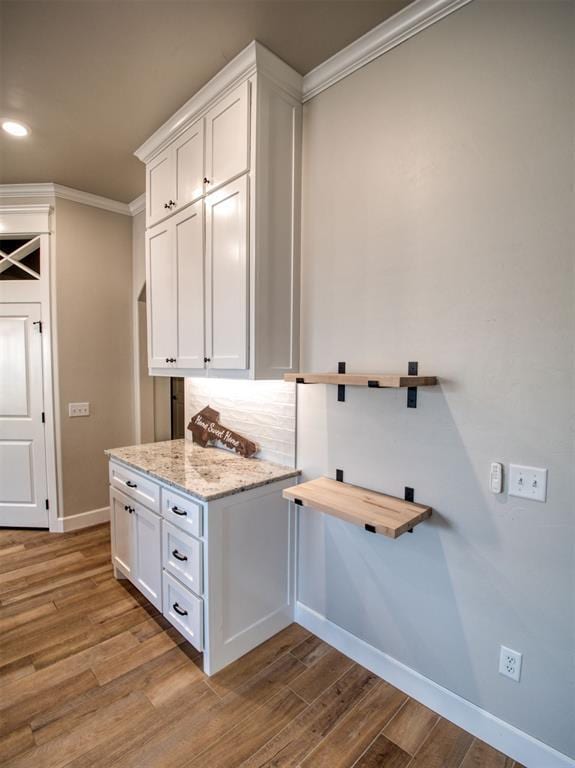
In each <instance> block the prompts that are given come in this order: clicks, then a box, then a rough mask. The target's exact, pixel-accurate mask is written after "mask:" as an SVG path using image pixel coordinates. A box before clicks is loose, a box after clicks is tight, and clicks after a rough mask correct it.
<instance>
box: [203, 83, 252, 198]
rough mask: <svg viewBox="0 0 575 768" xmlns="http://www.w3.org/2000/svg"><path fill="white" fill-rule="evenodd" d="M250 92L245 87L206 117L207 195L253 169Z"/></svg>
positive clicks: (220, 103) (233, 92) (227, 98)
mask: <svg viewBox="0 0 575 768" xmlns="http://www.w3.org/2000/svg"><path fill="white" fill-rule="evenodd" d="M249 89H250V84H249V82H245V83H242V84H241V85H240V86H238V87H237V88H234V90H233V91H232V92H231V93H230V94H229V95H228V96H226V97H225V98H223V99H221V100H220V101H218V103H217V104H216V105H215V106H214V107H212V109H210V111H209V112H208V114H207V115H206V192H211V191H212V190H214V189H217V188H218V187H220V186H221V185H222V184H225V183H226V182H228V181H230V179H233V178H235V177H236V176H240V175H241V174H242V173H245V172H246V171H247V170H248V169H249V156H250V119H249V118H250V98H249V97H250V90H249Z"/></svg>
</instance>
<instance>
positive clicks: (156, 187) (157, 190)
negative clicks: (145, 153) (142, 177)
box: [146, 147, 176, 227]
mask: <svg viewBox="0 0 575 768" xmlns="http://www.w3.org/2000/svg"><path fill="white" fill-rule="evenodd" d="M174 177H175V171H174V154H173V151H172V148H171V147H168V148H167V149H165V150H164V151H163V152H161V153H160V154H159V155H158V156H157V157H155V158H154V159H153V160H152V161H151V162H150V163H148V164H147V165H146V222H147V225H148V227H149V226H151V225H152V224H155V223H156V222H157V221H159V220H160V219H163V218H165V217H166V216H169V214H170V208H168V207H167V206H168V204H169V203H170V201H171V200H173V199H174V198H175V197H176V189H175V184H174Z"/></svg>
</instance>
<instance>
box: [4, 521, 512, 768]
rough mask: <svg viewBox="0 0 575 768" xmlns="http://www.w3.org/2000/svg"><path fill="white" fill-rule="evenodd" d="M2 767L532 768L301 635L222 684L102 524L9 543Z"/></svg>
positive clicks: (291, 633)
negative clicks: (117, 557) (131, 575)
mask: <svg viewBox="0 0 575 768" xmlns="http://www.w3.org/2000/svg"><path fill="white" fill-rule="evenodd" d="M0 633H1V635H0V637H1V642H0V765H2V766H4V767H5V768H7V767H8V766H13V767H14V768H16V767H18V768H31V767H32V766H33V767H34V768H61V767H62V766H67V767H68V768H87V767H88V766H90V767H92V766H101V767H102V768H113V767H114V766H116V767H118V768H119V767H121V768H129V767H131V768H171V766H174V768H176V767H177V768H200V767H201V768H236V767H237V768H239V767H240V766H242V768H263V766H277V767H279V766H302V767H305V768H347V767H348V766H355V768H379V767H380V766H385V767H386V768H408V767H409V768H521V767H520V766H519V764H518V763H515V762H513V760H510V759H509V758H506V757H505V756H504V755H502V754H501V753H499V752H496V751H495V750H493V749H492V748H491V747H488V746H487V745H486V744H484V743H483V742H481V741H479V740H478V739H474V738H473V737H472V736H470V735H469V734H468V733H466V732H465V731H463V730H461V729H460V728H458V727H456V726H455V725H453V724H452V723H450V722H448V721H447V720H444V719H442V718H440V717H438V716H437V715H436V714H435V713H433V712H431V711H430V710H428V709H426V708H425V707H423V706H422V705H421V704H418V703H417V702H416V701H414V700H413V699H409V698H407V697H406V696H405V695H404V694H403V693H401V692H400V691H399V690H397V689H396V688H393V687H392V686H390V685H388V684H387V683H385V682H384V681H383V680H380V679H379V678H378V677H376V676H375V675H373V674H372V673H371V672H368V671H367V670H366V669H363V668H362V667H360V666H359V665H358V664H355V663H354V662H352V661H351V660H350V659H348V658H346V657H345V656H343V655H342V654H340V653H338V652H337V651H336V650H334V649H333V648H331V647H330V646H328V645H326V644H325V643H323V642H322V641H321V640H319V639H318V638H316V637H314V636H313V635H310V634H309V632H307V631H306V630H304V629H302V627H300V626H298V625H297V624H292V626H290V627H288V628H287V629H286V630H284V631H283V632H281V633H280V634H279V635H276V636H275V637H274V638H272V639H271V640H269V641H268V642H267V643H264V644H263V645H261V646H260V647H259V648H256V649H255V650H254V651H252V652H251V653H249V654H248V655H247V656H245V657H244V658H242V659H240V660H239V661H237V662H236V663H235V664H232V665H231V666H230V667H228V668H227V669H225V670H223V671H222V672H220V673H219V674H217V675H215V676H214V677H212V678H207V677H206V676H204V674H203V673H202V671H201V657H200V656H199V655H198V654H197V653H196V652H195V651H194V650H193V649H192V648H191V646H190V645H188V644H187V643H186V642H184V641H183V639H182V638H181V636H180V635H179V634H178V633H177V632H176V631H175V630H173V629H172V628H171V627H170V625H169V624H168V623H167V622H166V621H165V620H164V619H163V618H162V617H161V616H160V615H159V614H158V612H157V611H156V610H155V609H154V608H152V607H151V606H150V604H149V603H147V601H146V600H145V599H144V598H143V597H141V596H140V594H139V593H138V592H137V591H136V590H135V589H133V587H131V586H130V585H129V584H128V583H127V582H117V581H115V580H114V578H113V576H112V569H111V565H110V539H109V530H108V527H107V526H98V527H96V528H91V529H87V530H83V531H78V532H74V533H68V534H49V533H46V532H39V531H22V530H6V529H4V530H1V531H0Z"/></svg>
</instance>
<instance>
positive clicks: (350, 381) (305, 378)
mask: <svg viewBox="0 0 575 768" xmlns="http://www.w3.org/2000/svg"><path fill="white" fill-rule="evenodd" d="M284 379H285V381H295V382H296V383H297V384H338V385H343V386H350V387H376V388H379V387H381V388H382V389H383V388H390V389H400V388H402V387H431V386H433V385H434V384H437V376H405V375H403V374H401V373H286V374H284Z"/></svg>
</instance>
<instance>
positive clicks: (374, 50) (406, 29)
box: [303, 0, 471, 102]
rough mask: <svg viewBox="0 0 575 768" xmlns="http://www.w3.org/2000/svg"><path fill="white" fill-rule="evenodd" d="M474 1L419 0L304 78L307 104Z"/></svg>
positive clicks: (304, 94)
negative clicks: (340, 81) (358, 70)
mask: <svg viewBox="0 0 575 768" xmlns="http://www.w3.org/2000/svg"><path fill="white" fill-rule="evenodd" d="M470 2H471V0H415V2H413V3H411V5H408V6H407V7H406V8H404V9H403V10H401V11H399V12H398V13H396V14H394V15H393V16H391V17H390V18H389V19H386V20H385V21H383V22H382V23H381V24H378V26H377V27H374V28H373V29H371V30H370V31H369V32H366V34H365V35H363V36H362V37H360V38H358V39H357V40H355V41H354V42H353V43H350V44H349V45H348V46H346V47H345V48H342V50H341V51H339V52H338V53H336V54H334V55H333V56H332V57H331V58H329V59H326V61H324V62H323V63H322V64H319V65H318V66H317V67H315V69H312V70H311V72H308V74H307V75H306V76H305V77H304V79H303V101H304V102H306V101H309V99H313V97H314V96H317V95H318V94H319V93H321V92H322V91H325V90H326V88H329V87H330V86H332V85H334V84H335V83H337V82H338V81H339V80H342V79H343V78H344V77H347V76H348V75H351V74H352V73H353V72H355V71H356V70H357V69H360V68H361V67H364V66H365V65H366V64H369V62H370V61H373V59H376V58H377V57H378V56H381V55H382V54H383V53H386V52H387V51H389V50H391V49H392V48H395V46H396V45H399V44H400V43H403V42H404V41H405V40H408V39H409V38H410V37H413V36H414V35H416V34H418V32H422V31H423V30H424V29H426V28H427V27H429V26H431V25H432V24H435V22H436V21H440V20H441V19H443V18H445V16H448V15H449V14H450V13H453V12H454V11H457V10H458V9H459V8H461V7H462V6H464V5H467V3H470Z"/></svg>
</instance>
